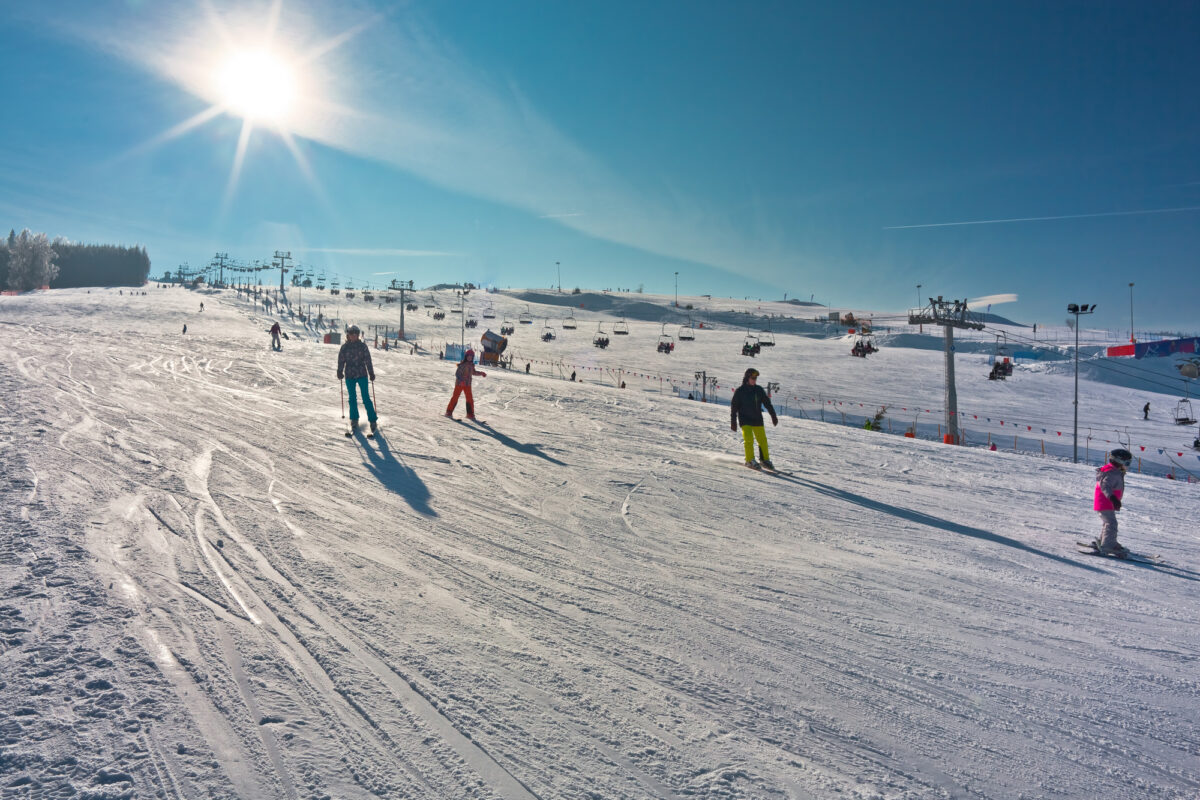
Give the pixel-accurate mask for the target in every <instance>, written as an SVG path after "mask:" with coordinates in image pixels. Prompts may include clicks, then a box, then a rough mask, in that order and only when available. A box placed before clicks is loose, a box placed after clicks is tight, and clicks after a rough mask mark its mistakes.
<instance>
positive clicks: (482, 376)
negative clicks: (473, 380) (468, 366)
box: [475, 372, 487, 378]
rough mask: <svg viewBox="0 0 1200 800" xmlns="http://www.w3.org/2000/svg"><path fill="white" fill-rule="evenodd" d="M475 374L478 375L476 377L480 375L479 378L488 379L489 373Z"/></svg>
mask: <svg viewBox="0 0 1200 800" xmlns="http://www.w3.org/2000/svg"><path fill="white" fill-rule="evenodd" d="M475 374H476V375H478V376H479V377H481V378H486V377H487V373H486V372H477V373H475Z"/></svg>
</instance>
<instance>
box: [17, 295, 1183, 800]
mask: <svg viewBox="0 0 1200 800" xmlns="http://www.w3.org/2000/svg"><path fill="white" fill-rule="evenodd" d="M292 292H296V290H295V289H290V290H289V297H288V300H289V301H290V302H291V303H292V304H293V306H292V310H293V313H292V314H284V313H282V310H281V307H280V306H278V305H276V304H274V303H272V304H271V305H270V306H268V307H266V308H264V306H263V305H262V303H261V297H260V298H259V299H258V300H257V301H256V300H253V299H248V298H247V297H246V296H245V295H244V294H238V293H236V292H234V291H232V290H228V289H226V290H206V291H192V290H185V289H181V288H177V287H172V288H157V287H154V286H153V284H152V285H151V286H148V287H146V288H145V289H137V290H135V291H130V290H129V289H121V290H118V289H115V288H114V289H91V290H87V289H66V290H55V291H50V292H37V293H32V294H26V295H20V296H7V297H3V298H0V404H2V405H3V415H0V432H2V435H0V470H2V472H0V474H2V475H3V480H2V481H0V581H2V586H3V599H2V600H0V617H2V621H3V624H2V625H0V633H2V641H3V650H2V656H0V657H2V659H3V668H2V670H0V701H2V704H3V709H4V711H3V712H2V716H0V719H2V720H3V724H2V731H3V734H2V737H0V794H2V795H3V796H5V797H10V796H11V797H28V798H42V797H46V798H49V797H80V798H119V797H130V798H132V797H163V798H167V797H170V798H193V797H211V798H369V797H387V798H422V799H427V800H442V799H444V798H504V799H505V800H511V799H516V798H542V799H543V800H550V799H551V798H604V799H605V800H613V799H615V798H630V799H631V800H633V799H635V798H636V799H639V800H640V799H642V798H713V799H714V800H716V799H719V800H734V799H735V798H738V799H740V798H828V797H846V798H860V799H861V800H867V799H868V798H871V799H874V798H878V799H879V800H883V799H884V798H887V799H888V800H894V799H897V798H913V799H915V798H1017V797H1027V798H1037V797H1071V798H1192V797H1196V796H1197V795H1198V794H1200V759H1197V753H1200V722H1198V720H1197V715H1196V713H1195V708H1196V701H1195V698H1196V696H1197V692H1198V691H1200V622H1198V621H1197V618H1196V613H1195V606H1196V599H1197V590H1198V588H1200V539H1198V537H1197V534H1196V532H1195V530H1194V526H1193V522H1192V521H1194V520H1196V519H1198V518H1200V485H1197V484H1195V483H1190V482H1188V481H1187V480H1186V475H1187V470H1185V469H1183V468H1182V467H1181V466H1179V465H1182V466H1183V467H1187V469H1190V470H1191V471H1192V472H1195V471H1197V470H1196V466H1198V465H1200V462H1198V461H1197V460H1196V458H1195V454H1194V453H1192V452H1189V451H1188V450H1187V445H1188V444H1190V437H1191V433H1190V432H1188V433H1187V434H1186V436H1187V441H1185V439H1184V434H1183V433H1181V430H1182V429H1181V428H1180V426H1176V425H1175V424H1174V421H1173V420H1172V419H1170V418H1169V414H1170V411H1169V407H1170V406H1171V404H1174V403H1176V402H1177V401H1178V399H1179V396H1177V395H1175V394H1174V389H1173V387H1175V386H1180V387H1182V384H1181V383H1180V382H1179V381H1178V380H1173V379H1172V380H1168V379H1169V378H1170V376H1169V374H1167V373H1163V375H1164V377H1163V379H1162V386H1163V388H1161V389H1160V390H1159V391H1160V392H1161V393H1160V394H1150V393H1148V392H1147V391H1146V388H1147V387H1146V386H1144V385H1139V386H1132V387H1131V386H1126V385H1120V381H1110V382H1099V381H1097V380H1095V378H1097V377H1101V378H1102V377H1103V376H1102V375H1099V374H1085V375H1084V379H1083V380H1082V381H1081V392H1080V412H1079V413H1080V421H1081V427H1082V430H1083V432H1084V435H1085V436H1086V437H1087V438H1086V440H1085V439H1084V438H1082V437H1081V439H1080V455H1081V460H1082V461H1084V462H1086V463H1079V464H1073V463H1071V459H1070V454H1071V453H1070V449H1069V448H1070V444H1071V441H1070V436H1071V427H1070V425H1071V410H1072V407H1071V405H1070V403H1071V399H1070V398H1071V395H1070V392H1071V386H1072V380H1073V373H1071V372H1068V371H1064V369H1065V368H1066V367H1067V366H1068V362H1066V361H1050V362H1046V363H1042V362H1037V363H1033V364H1029V365H1026V364H1022V365H1021V366H1020V367H1019V368H1018V370H1017V372H1016V374H1015V375H1014V376H1013V377H1011V378H1008V380H991V381H989V380H988V378H987V373H988V357H989V354H991V355H994V353H990V351H989V349H988V348H987V347H983V346H980V348H979V350H980V351H981V352H978V353H970V352H964V353H963V354H961V355H960V357H959V367H958V368H959V380H960V385H959V405H960V410H961V412H962V414H963V419H964V427H966V428H967V433H968V443H969V444H971V445H973V446H969V447H953V446H947V445H945V444H942V442H941V441H940V439H938V437H937V431H938V427H937V426H938V424H939V419H940V418H939V409H940V406H939V405H938V404H939V403H940V402H941V399H940V398H941V397H942V384H941V381H942V371H941V370H942V366H941V364H942V361H941V359H942V354H941V353H940V352H939V351H938V350H937V349H936V348H929V349H923V348H920V347H912V348H902V347H895V346H892V347H889V346H888V345H887V344H886V342H884V340H883V332H882V329H883V327H884V325H882V324H879V323H877V325H876V327H877V329H879V330H880V333H879V337H880V341H881V342H884V344H883V347H882V349H881V351H880V352H879V353H875V354H872V355H871V356H869V357H867V358H851V357H850V356H849V349H850V347H851V345H852V339H851V337H849V336H848V335H847V334H845V333H844V332H843V333H834V332H832V331H830V330H829V329H828V328H827V326H826V323H822V322H821V321H820V320H819V319H818V317H819V316H821V315H822V313H823V312H822V310H821V309H811V308H808V307H797V306H794V305H791V304H787V303H782V302H781V303H761V304H760V303H755V302H752V301H732V300H718V299H713V298H686V301H685V299H684V298H680V304H681V306H682V305H684V304H685V302H686V303H687V304H691V305H693V308H692V309H691V310H690V311H691V313H689V310H687V309H684V308H680V309H675V308H673V307H668V304H669V303H670V302H671V300H672V298H665V299H664V298H651V297H636V296H628V295H625V296H620V297H616V296H611V297H610V296H609V295H604V294H601V293H594V294H593V295H591V296H590V297H588V298H580V297H578V296H577V297H575V298H574V299H573V300H572V301H571V302H566V301H565V298H564V297H555V298H554V301H553V302H551V301H550V300H547V301H546V302H541V301H540V300H539V299H538V296H537V295H536V294H534V293H495V294H485V293H484V292H471V293H469V295H468V296H467V297H466V298H460V297H458V296H456V295H455V294H454V292H453V291H452V290H444V291H440V292H437V293H434V292H428V291H425V292H417V293H415V294H411V295H409V297H408V298H407V299H408V300H410V302H411V303H412V304H413V305H416V306H417V309H416V310H407V314H406V318H405V327H406V333H407V335H408V341H400V340H397V339H395V338H390V336H389V334H391V333H394V331H395V329H396V328H397V327H398V326H399V317H400V309H401V307H402V306H401V304H399V303H394V302H385V301H384V300H383V299H380V300H379V301H378V302H377V303H371V304H366V303H363V302H362V300H361V298H356V299H354V300H347V299H346V298H344V297H337V298H333V297H330V296H329V294H328V293H327V292H323V293H319V292H316V291H309V290H305V292H304V296H303V297H301V296H300V295H299V292H296V296H291V293H292ZM605 297H609V301H608V304H607V305H605V301H604V300H603V298H605ZM592 298H594V299H592ZM589 300H591V302H592V303H593V304H592V305H591V306H589V305H588V302H589ZM201 302H203V304H204V307H203V311H201V310H200V303H201ZM460 302H461V305H460ZM646 306H656V307H657V309H658V310H657V311H656V312H655V311H654V310H653V309H648V308H646ZM456 310H459V311H461V312H462V313H455V311H456ZM435 312H441V313H443V316H442V317H441V318H437V319H435ZM301 314H302V315H303V316H304V319H301V318H300V315H301ZM654 314H657V315H658V316H654ZM526 317H527V318H528V319H525V318H526ZM468 320H470V321H473V322H475V323H477V327H470V328H468V327H467V325H466V323H467V321H468ZM276 321H278V322H279V323H280V325H281V328H282V333H283V334H285V335H286V338H285V339H284V340H283V341H282V343H281V349H279V350H278V351H275V350H273V349H272V347H271V337H270V335H269V333H268V331H269V329H270V328H271V326H272V324H273V323H274V322H276ZM506 322H507V323H510V324H511V325H512V327H513V328H514V332H513V334H512V335H511V336H510V337H509V341H508V345H507V348H506V349H505V352H504V353H503V356H504V359H505V360H507V359H509V358H511V364H510V365H508V368H503V367H501V366H499V365H494V366H488V365H486V364H481V365H480V367H481V369H482V370H483V371H486V372H487V376H486V377H477V378H475V381H474V387H473V388H474V404H475V410H476V413H477V415H478V416H479V418H480V420H482V421H484V423H486V424H480V423H478V422H469V421H465V420H463V419H461V418H460V419H458V420H451V419H447V418H446V417H445V416H443V412H444V411H445V407H446V404H447V402H448V401H449V399H450V395H451V391H452V390H453V387H454V375H455V364H454V363H453V361H452V360H446V359H439V358H438V355H439V353H442V354H444V353H446V352H447V347H448V346H450V347H451V349H452V346H453V345H457V344H465V345H469V346H474V348H475V349H476V350H477V351H478V350H480V347H479V340H480V335H481V334H482V333H483V332H484V331H485V330H487V329H492V330H496V331H498V330H499V328H500V327H501V325H502V324H503V323H506ZM702 323H704V324H702ZM350 324H356V325H358V326H360V327H361V328H362V329H363V338H364V339H365V340H366V341H368V342H369V343H370V344H371V345H372V349H371V351H370V352H371V356H372V368H373V371H374V373H375V378H376V379H375V380H374V382H372V383H371V387H372V389H373V399H374V404H375V407H376V408H377V410H378V413H379V418H380V422H381V428H380V433H379V435H378V436H377V437H375V438H374V439H367V438H366V435H365V433H366V432H365V431H363V430H359V431H357V432H355V433H354V435H352V436H350V437H346V436H344V435H343V433H344V432H345V431H346V418H345V417H344V414H345V413H346V412H345V410H344V407H343V400H342V389H343V386H342V384H341V383H340V382H339V381H338V380H337V379H336V370H337V356H338V351H339V348H338V346H337V344H336V343H325V342H324V338H325V335H326V333H330V332H337V333H340V332H341V330H343V329H344V327H345V326H347V325H350ZM895 324H896V325H897V326H898V327H899V323H895ZM185 325H186V333H185V332H184V326H185ZM681 326H682V327H681ZM331 327H332V329H333V330H332V331H331V330H330V328H331ZM621 327H624V328H625V329H627V332H625V333H619V332H617V331H619V330H620V328H621ZM683 327H686V328H687V331H686V332H685V331H684V329H683ZM546 329H549V332H551V333H553V334H554V335H553V336H552V337H550V338H544V333H545V332H546ZM602 332H603V333H604V334H606V335H607V337H608V338H609V339H610V344H609V345H608V346H607V347H603V348H601V347H597V346H595V345H594V344H593V342H594V340H595V339H596V338H597V336H598V335H599V334H600V333H602ZM681 333H683V334H684V335H683V336H681ZM689 333H690V334H691V336H690V338H689V337H688V334H689ZM893 333H895V334H897V335H899V334H900V333H901V331H900V330H896V331H894V332H893ZM1060 333H1061V332H1060ZM905 335H907V333H905ZM1015 335H1017V334H1014V336H1015ZM1022 335H1024V334H1022ZM751 337H753V338H754V339H755V340H756V341H758V342H759V343H763V342H765V341H766V340H767V339H768V338H769V339H771V340H773V343H772V344H769V345H767V346H766V347H761V348H760V349H759V351H758V354H757V355H755V356H753V357H751V356H749V355H747V356H743V355H741V354H740V353H741V352H742V348H743V346H744V344H745V343H746V340H748V339H749V338H751ZM331 338H333V337H331ZM927 338H928V337H927ZM1061 338H1062V340H1063V341H1062V342H1060V344H1065V343H1066V342H1065V339H1066V337H1065V335H1063V336H1062V337H1061ZM667 340H669V342H668V341H667ZM991 340H992V336H991V335H990V334H988V335H987V336H984V337H980V338H979V339H978V340H977V341H979V342H984V343H986V342H990V341H991ZM385 341H386V342H387V343H388V347H387V349H383V348H382V346H380V347H375V346H374V345H375V344H376V343H377V342H378V343H379V344H380V345H382V344H383V342H385ZM935 341H936V340H935ZM663 344H669V345H670V346H669V347H666V348H665V349H664V348H662V347H660V346H659V345H663ZM1093 344H1095V343H1094V342H1093ZM967 349H969V348H967ZM751 366H752V367H754V368H756V369H757V370H759V371H760V373H761V378H760V383H761V384H762V385H763V387H764V388H767V386H768V384H771V383H778V384H779V387H778V388H775V387H772V390H773V401H774V404H775V406H776V407H777V411H778V415H779V425H778V426H772V425H771V424H770V420H769V419H768V420H767V422H766V435H767V437H768V439H769V442H770V448H771V455H772V459H773V461H774V463H775V466H776V467H777V468H778V469H779V470H780V473H779V474H775V475H772V474H767V473H761V472H754V471H751V470H747V469H746V468H745V467H744V466H743V453H742V439H741V436H740V435H739V434H737V433H734V432H733V431H731V430H730V407H729V405H728V403H729V396H730V392H731V391H732V390H733V389H734V388H736V387H737V386H738V385H739V384H740V383H741V379H742V374H743V372H744V371H745V369H746V368H747V367H751ZM1093 366H1094V365H1093ZM572 378H573V379H572ZM1149 385H1150V386H1154V385H1156V384H1154V381H1152V380H1151V381H1150V384H1149ZM688 395H692V396H693V397H694V398H697V399H693V400H689V399H687V397H688ZM701 396H704V399H705V400H709V399H712V400H715V402H700V401H699V400H698V398H699V397H701ZM1064 398H1065V399H1064ZM1144 402H1150V403H1151V405H1152V410H1151V412H1150V419H1149V420H1147V421H1143V420H1142V405H1143V403H1144ZM880 407H885V408H884V410H883V411H882V412H879V413H881V416H880V419H881V420H882V425H881V430H880V431H872V430H866V429H863V428H862V422H863V421H864V420H866V419H868V418H874V416H875V415H876V414H877V412H878V410H879V409H880ZM461 413H462V406H461V404H460V406H459V416H460V417H461ZM822 419H824V421H822ZM1001 422H1003V423H1004V424H1003V425H1001V424H1000V423H1001ZM832 423H836V424H832ZM1017 424H1019V428H1018V429H1017V430H1014V425H1017ZM1139 426H1140V427H1139ZM910 428H911V429H912V431H913V432H914V434H915V435H914V436H913V437H906V436H904V435H902V433H903V432H904V431H905V430H906V429H910ZM1042 428H1044V429H1045V432H1041V433H1039V429H1042ZM1191 430H1192V431H1194V427H1193V428H1192V429H1191ZM889 431H890V432H891V435H889ZM1064 434H1065V435H1064ZM1013 440H1019V441H1016V442H1014V441H1013ZM1039 441H1040V442H1041V447H1042V448H1045V449H1046V455H1045V456H1042V455H1041V453H1040V452H1039V448H1038V444H1037V443H1038V442H1039ZM989 443H999V447H998V449H997V450H996V451H994V452H993V451H991V450H989V449H988V448H987V445H988V444H989ZM1014 445H1015V446H1014ZM1119 445H1122V446H1128V447H1129V449H1130V450H1132V451H1133V453H1134V455H1135V456H1136V457H1138V459H1144V463H1143V462H1140V461H1139V462H1137V463H1135V465H1134V468H1133V469H1131V471H1130V473H1129V475H1128V476H1127V479H1126V494H1125V496H1124V507H1123V508H1122V510H1121V512H1120V526H1121V528H1120V530H1121V541H1122V542H1123V543H1124V544H1125V545H1126V546H1128V547H1130V548H1131V549H1132V550H1133V551H1134V552H1135V553H1138V554H1141V555H1142V556H1148V557H1153V561H1152V563H1141V562H1131V561H1118V560H1115V559H1108V558H1101V557H1096V556H1089V555H1086V554H1083V553H1081V552H1079V550H1078V549H1077V548H1076V546H1075V543H1076V542H1077V541H1089V540H1091V539H1093V538H1095V537H1096V536H1097V535H1098V533H1099V520H1098V517H1097V515H1096V513H1095V512H1094V511H1093V510H1092V503H1093V489H1094V486H1095V467H1096V466H1097V465H1098V464H1099V463H1102V462H1103V460H1104V458H1105V453H1106V451H1107V450H1110V449H1112V448H1113V447H1116V446H1119ZM1176 447H1178V448H1179V449H1178V450H1175V448H1176ZM1139 448H1140V449H1139ZM1156 449H1157V450H1163V451H1164V453H1165V455H1169V456H1170V457H1171V459H1173V460H1170V459H1160V460H1154V459H1152V458H1151V455H1153V451H1154V450H1156ZM1168 450H1173V451H1174V452H1167V451H1168ZM1176 453H1178V455H1176ZM1189 459H1190V461H1189ZM1139 469H1141V471H1140V472H1139ZM1165 470H1174V471H1175V472H1174V473H1173V474H1174V475H1175V477H1176V478H1177V479H1176V480H1168V479H1166V478H1165V477H1163V473H1164V471H1165Z"/></svg>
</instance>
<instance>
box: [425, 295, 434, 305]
mask: <svg viewBox="0 0 1200 800" xmlns="http://www.w3.org/2000/svg"><path fill="white" fill-rule="evenodd" d="M425 307H426V308H437V301H436V300H434V299H433V295H432V294H431V295H429V299H428V300H426V301H425Z"/></svg>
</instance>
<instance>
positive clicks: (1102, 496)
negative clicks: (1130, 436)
mask: <svg viewBox="0 0 1200 800" xmlns="http://www.w3.org/2000/svg"><path fill="white" fill-rule="evenodd" d="M1132 462H1133V454H1132V453H1130V452H1129V451H1128V450H1126V449H1124V448H1121V447H1119V448H1117V449H1116V450H1113V451H1112V452H1111V453H1109V454H1108V463H1107V464H1105V465H1104V466H1103V467H1100V468H1099V469H1097V470H1096V491H1095V499H1094V501H1093V503H1092V507H1093V508H1094V509H1095V510H1096V511H1098V512H1099V513H1100V520H1101V533H1100V538H1099V539H1097V540H1096V541H1094V542H1092V546H1093V547H1095V548H1096V550H1097V551H1098V552H1099V553H1100V554H1101V555H1105V556H1117V557H1119V558H1120V557H1124V556H1126V555H1128V553H1129V551H1128V550H1126V549H1125V548H1124V547H1122V546H1121V544H1120V543H1119V542H1117V512H1118V511H1120V510H1121V497H1122V496H1123V495H1124V494H1125V472H1126V470H1128V469H1129V465H1130V463H1132Z"/></svg>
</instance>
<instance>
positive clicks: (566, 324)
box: [562, 317, 578, 331]
mask: <svg viewBox="0 0 1200 800" xmlns="http://www.w3.org/2000/svg"><path fill="white" fill-rule="evenodd" d="M562 325H563V330H564V331H573V330H575V328H577V327H578V325H577V324H576V323H575V317H567V318H566V319H564V320H563V324H562Z"/></svg>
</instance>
